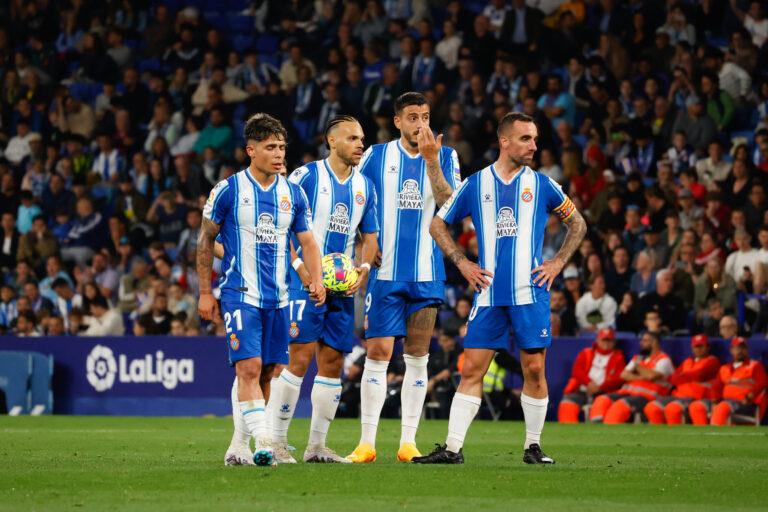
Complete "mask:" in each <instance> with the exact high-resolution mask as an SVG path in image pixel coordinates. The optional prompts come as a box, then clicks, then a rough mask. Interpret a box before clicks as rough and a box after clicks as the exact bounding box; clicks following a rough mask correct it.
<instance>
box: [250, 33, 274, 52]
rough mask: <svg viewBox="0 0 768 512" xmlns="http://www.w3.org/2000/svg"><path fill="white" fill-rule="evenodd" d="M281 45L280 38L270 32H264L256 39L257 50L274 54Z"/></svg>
mask: <svg viewBox="0 0 768 512" xmlns="http://www.w3.org/2000/svg"><path fill="white" fill-rule="evenodd" d="M279 46H280V40H279V39H278V38H277V37H275V36H272V35H269V34H262V35H260V36H259V38H258V40H257V41H256V52H257V53H265V54H267V55H274V54H275V52H277V49H278V48H279Z"/></svg>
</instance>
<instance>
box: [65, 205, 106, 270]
mask: <svg viewBox="0 0 768 512" xmlns="http://www.w3.org/2000/svg"><path fill="white" fill-rule="evenodd" d="M76 209H77V217H76V218H75V220H74V222H73V224H72V227H71V229H70V230H69V232H68V233H67V236H66V238H65V239H64V243H63V244H62V245H63V246H62V249H61V254H62V257H63V259H64V261H65V262H71V261H73V262H75V263H76V264H77V265H84V264H85V262H86V261H88V260H89V259H90V258H91V257H92V256H93V255H94V253H95V252H96V251H97V250H99V249H101V248H102V247H103V246H104V243H105V236H104V227H105V226H104V217H103V216H102V214H101V212H97V211H94V208H93V201H92V200H91V199H89V198H87V197H83V198H80V199H78V201H77V206H76Z"/></svg>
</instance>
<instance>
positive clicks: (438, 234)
mask: <svg viewBox="0 0 768 512" xmlns="http://www.w3.org/2000/svg"><path fill="white" fill-rule="evenodd" d="M429 234H430V235H432V238H434V239H435V243H437V245H438V246H439V247H440V249H441V250H442V251H443V254H447V255H448V259H449V260H451V262H452V263H453V264H454V265H456V268H458V269H459V272H461V275H463V276H464V279H466V280H467V282H468V283H469V285H470V286H472V288H474V289H475V291H480V290H481V289H483V288H488V287H489V286H490V285H491V282H490V280H489V279H487V278H486V277H493V273H491V272H489V271H488V270H485V269H483V268H480V267H479V266H478V265H477V264H475V263H472V262H471V261H469V260H468V259H467V257H466V256H465V255H464V253H463V252H461V249H459V247H458V246H457V245H456V242H454V241H453V238H452V237H451V234H450V233H449V232H448V226H447V224H446V223H445V221H444V220H443V219H441V218H440V217H438V216H435V217H434V218H433V219H432V224H430V226H429Z"/></svg>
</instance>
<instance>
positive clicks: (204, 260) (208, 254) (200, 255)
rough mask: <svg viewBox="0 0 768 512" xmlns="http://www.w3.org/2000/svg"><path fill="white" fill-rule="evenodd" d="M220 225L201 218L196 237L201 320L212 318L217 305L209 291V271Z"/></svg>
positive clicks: (214, 315) (216, 312) (214, 316)
mask: <svg viewBox="0 0 768 512" xmlns="http://www.w3.org/2000/svg"><path fill="white" fill-rule="evenodd" d="M220 229H221V226H219V225H218V224H216V223H215V222H213V221H211V220H208V219H206V218H203V224H202V226H200V236H199V237H198V239H197V276H198V280H199V282H200V299H199V302H198V306H197V309H198V313H199V314H200V318H202V319H203V320H214V319H215V318H216V316H217V315H218V309H219V306H218V304H217V303H216V298H215V297H214V296H213V292H212V291H211V272H212V267H213V253H214V245H215V243H216V235H218V234H219V230H220Z"/></svg>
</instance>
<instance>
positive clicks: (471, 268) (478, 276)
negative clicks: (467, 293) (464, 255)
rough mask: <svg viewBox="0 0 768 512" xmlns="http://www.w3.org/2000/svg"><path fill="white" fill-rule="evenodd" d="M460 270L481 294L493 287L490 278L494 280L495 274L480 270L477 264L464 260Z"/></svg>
mask: <svg viewBox="0 0 768 512" xmlns="http://www.w3.org/2000/svg"><path fill="white" fill-rule="evenodd" d="M458 269H459V272H461V275H463V276H464V279H466V280H467V282H468V283H469V285H470V286H471V287H472V288H474V290H475V291H477V292H479V291H481V290H484V289H485V288H488V287H489V286H491V279H489V278H493V272H491V271H490V270H486V269H484V268H480V266H479V265H477V263H472V262H471V261H469V260H468V259H463V260H461V261H460V262H459V264H458Z"/></svg>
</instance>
